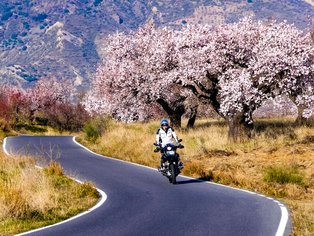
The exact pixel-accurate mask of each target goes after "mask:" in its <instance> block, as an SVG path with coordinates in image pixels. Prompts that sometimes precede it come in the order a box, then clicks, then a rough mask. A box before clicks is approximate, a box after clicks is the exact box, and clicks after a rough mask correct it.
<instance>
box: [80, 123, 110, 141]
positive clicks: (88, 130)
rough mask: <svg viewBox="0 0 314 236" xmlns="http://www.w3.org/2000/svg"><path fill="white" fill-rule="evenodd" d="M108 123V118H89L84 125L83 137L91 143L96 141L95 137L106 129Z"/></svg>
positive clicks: (99, 135)
mask: <svg viewBox="0 0 314 236" xmlns="http://www.w3.org/2000/svg"><path fill="white" fill-rule="evenodd" d="M109 125H110V119H109V118H97V119H93V120H90V121H89V122H87V123H86V124H85V126H84V129H83V130H84V133H85V138H86V139H87V140H88V141H89V142H92V143H96V141H97V139H98V138H99V137H101V135H102V134H103V133H104V132H105V131H107V130H108V128H109Z"/></svg>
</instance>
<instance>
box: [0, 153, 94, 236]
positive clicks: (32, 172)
mask: <svg viewBox="0 0 314 236" xmlns="http://www.w3.org/2000/svg"><path fill="white" fill-rule="evenodd" d="M97 199H98V192H97V191H96V190H95V189H94V188H93V187H92V185H91V184H90V183H85V184H83V185H81V184H78V183H76V182H75V181H73V180H70V179H69V178H67V177H65V176H64V175H63V170H62V168H61V166H60V165H59V164H58V163H56V162H52V163H51V164H50V165H48V166H47V167H46V168H44V170H39V169H38V168H35V162H34V159H32V158H29V157H20V158H12V157H10V158H8V157H6V156H5V155H4V154H3V153H0V235H12V234H15V233H18V232H23V231H27V230H30V229H32V228H37V227H41V226H44V225H48V224H51V223H55V222H58V221H61V220H64V219H66V218H69V217H71V216H73V215H75V214H77V213H79V212H81V211H83V210H85V209H87V208H89V207H91V206H92V205H94V204H95V203H96V201H97Z"/></svg>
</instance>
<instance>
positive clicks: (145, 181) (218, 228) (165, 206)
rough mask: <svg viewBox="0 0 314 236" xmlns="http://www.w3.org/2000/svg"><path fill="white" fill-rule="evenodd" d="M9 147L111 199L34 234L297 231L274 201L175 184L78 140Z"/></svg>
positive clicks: (193, 183)
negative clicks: (47, 163) (50, 163)
mask: <svg viewBox="0 0 314 236" xmlns="http://www.w3.org/2000/svg"><path fill="white" fill-rule="evenodd" d="M4 149H5V151H6V152H7V153H8V154H10V155H13V154H14V155H22V154H30V155H34V156H45V158H46V159H48V160H49V159H51V158H52V157H56V156H57V161H58V162H60V163H61V164H62V166H63V168H64V170H65V172H66V174H67V175H70V176H73V177H74V178H76V179H79V180H81V181H85V180H87V181H92V182H93V183H94V184H95V185H96V186H97V188H98V189H100V190H102V191H104V192H105V193H106V195H107V199H106V201H104V203H103V204H99V207H97V208H94V209H93V210H92V211H90V212H88V214H84V215H82V216H80V217H76V218H74V219H73V220H70V221H67V222H65V223H63V224H58V225H55V226H53V227H48V228H44V229H41V230H37V231H32V232H28V233H27V234H28V235H41V236H42V235H67V236H71V235H75V236H77V235H90V236H95V235H96V236H97V235H108V236H115V235H117V236H123V235H134V236H142V235H143V236H149V235H165V236H166V235H180V236H181V235H188V236H194V235H202V236H205V235H215V236H219V235H232V236H237V235H239V236H245V235H250V236H251V235H253V236H259V235H260V236H268V235H276V236H277V235H278V236H279V235H289V233H290V230H291V223H290V220H289V217H288V212H287V209H286V207H285V206H284V205H282V204H281V203H280V202H278V201H276V200H274V199H271V198H267V197H265V196H262V195H259V194H255V193H252V192H247V191H243V190H239V189H234V188H230V187H226V186H222V185H218V184H213V183H208V182H203V181H198V180H196V179H190V178H187V177H183V176H179V177H178V178H177V181H178V184H176V185H172V184H170V183H169V182H168V180H167V179H166V178H165V177H163V176H162V175H161V174H160V173H158V172H157V171H156V170H153V169H152V168H147V167H143V166H140V165H135V164H132V163H127V162H123V161H117V160H114V159H111V158H106V157H103V156H100V155H97V154H95V153H92V152H91V151H89V150H87V149H86V148H84V147H83V146H81V145H79V144H78V143H76V142H75V139H74V138H73V137H64V136H63V137H56V136H54V137H48V136H47V137H38V136H18V137H8V138H6V140H5V144H4ZM148 155H150V154H149V153H148ZM42 164H44V163H41V162H40V161H39V165H42Z"/></svg>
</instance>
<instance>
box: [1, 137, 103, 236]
mask: <svg viewBox="0 0 314 236" xmlns="http://www.w3.org/2000/svg"><path fill="white" fill-rule="evenodd" d="M6 139H7V138H5V139H4V141H3V145H2V146H3V150H4V152H5V154H6V155H7V156H10V154H9V152H8V151H7V149H6ZM36 167H37V168H41V167H40V166H36ZM70 178H71V179H73V180H74V181H76V182H78V183H80V184H82V183H83V182H82V181H81V180H78V179H75V178H72V177H70ZM96 190H97V191H98V192H99V194H100V195H101V199H100V200H99V201H98V202H97V204H96V205H95V206H93V207H91V208H89V209H88V210H87V211H84V212H82V213H80V214H78V215H75V216H73V217H71V218H69V219H66V220H64V221H61V222H58V223H55V224H52V225H48V226H44V227H41V228H38V229H34V230H30V231H27V232H24V233H21V234H16V236H22V235H27V234H31V233H35V232H38V231H41V230H45V229H48V228H52V227H55V226H58V225H61V224H64V223H67V222H69V221H72V220H75V219H77V218H79V217H81V216H83V215H86V214H88V213H90V212H92V211H94V210H96V209H97V208H99V207H100V206H101V205H102V204H104V202H105V201H106V200H107V194H106V193H105V192H104V191H102V190H101V189H99V188H96Z"/></svg>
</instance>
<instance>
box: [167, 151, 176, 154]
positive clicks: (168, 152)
mask: <svg viewBox="0 0 314 236" xmlns="http://www.w3.org/2000/svg"><path fill="white" fill-rule="evenodd" d="M167 154H168V155H174V154H175V152H174V151H167Z"/></svg>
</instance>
